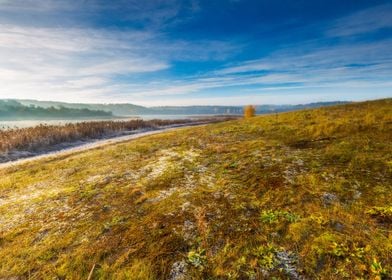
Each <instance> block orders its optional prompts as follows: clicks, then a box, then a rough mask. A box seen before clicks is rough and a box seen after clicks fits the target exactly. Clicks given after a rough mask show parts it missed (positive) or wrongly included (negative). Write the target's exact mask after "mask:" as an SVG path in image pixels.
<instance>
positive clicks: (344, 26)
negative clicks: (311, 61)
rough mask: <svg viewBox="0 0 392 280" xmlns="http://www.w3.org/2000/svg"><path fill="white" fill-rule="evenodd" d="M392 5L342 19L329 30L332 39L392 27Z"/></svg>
mask: <svg viewBox="0 0 392 280" xmlns="http://www.w3.org/2000/svg"><path fill="white" fill-rule="evenodd" d="M391 15H392V4H391V3H388V4H384V5H380V6H376V7H372V8H369V9H366V10H362V11H359V12H356V13H353V14H351V15H349V16H346V17H343V18H340V19H338V20H336V21H335V22H334V24H333V25H332V26H331V27H330V28H329V29H328V30H327V32H326V34H327V35H328V36H331V37H335V36H336V37H338V36H352V35H358V34H364V33H369V32H373V31H377V30H379V29H382V28H391V27H392V16H391Z"/></svg>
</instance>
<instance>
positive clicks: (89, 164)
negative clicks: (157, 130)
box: [0, 99, 392, 280]
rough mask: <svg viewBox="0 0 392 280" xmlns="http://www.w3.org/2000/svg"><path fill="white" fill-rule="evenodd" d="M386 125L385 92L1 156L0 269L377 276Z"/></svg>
mask: <svg viewBox="0 0 392 280" xmlns="http://www.w3.org/2000/svg"><path fill="white" fill-rule="evenodd" d="M391 136H392V100H391V99H387V100H380V101H373V102H365V103H355V104H350V105H343V106H336V107H326V108H321V109H315V110H306V111H299V112H291V113H283V114H279V115H269V116H260V117H255V118H250V119H246V120H235V121H229V122H225V123H218V124H211V125H207V126H203V127H193V128H183V129H179V130H176V131H173V132H168V133H163V134H159V135H154V136H149V137H145V138H142V139H139V140H136V141H132V142H129V143H122V144H117V145H113V146H107V147H104V148H102V149H98V150H93V151H88V152H83V153H79V154H75V155H72V156H67V157H63V158H58V159H55V160H53V159H52V160H50V161H49V160H47V161H39V162H31V163H28V164H25V165H22V166H17V167H12V168H7V169H2V170H0V279H87V278H88V277H89V274H91V275H90V276H91V278H90V279H171V280H180V279H288V278H290V279H390V278H391V275H392V274H391V273H392V261H391V260H392V231H391V229H392V226H391V223H392V203H391V202H392V142H391ZM12 277H13V278H12Z"/></svg>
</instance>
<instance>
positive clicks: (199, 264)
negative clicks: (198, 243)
mask: <svg viewBox="0 0 392 280" xmlns="http://www.w3.org/2000/svg"><path fill="white" fill-rule="evenodd" d="M206 260H207V258H206V256H205V250H203V249H202V250H197V251H194V250H192V251H189V253H188V262H189V263H190V264H191V265H193V266H194V267H196V268H198V269H203V268H204V265H205V263H206Z"/></svg>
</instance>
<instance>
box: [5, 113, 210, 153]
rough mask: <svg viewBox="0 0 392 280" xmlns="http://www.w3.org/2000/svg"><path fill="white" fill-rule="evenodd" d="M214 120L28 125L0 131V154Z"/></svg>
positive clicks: (137, 120)
mask: <svg viewBox="0 0 392 280" xmlns="http://www.w3.org/2000/svg"><path fill="white" fill-rule="evenodd" d="M216 120H217V119H215V118H211V119H198V120H190V119H183V120H158V119H157V120H148V121H144V120H141V119H136V120H128V121H92V122H81V123H69V124H66V125H39V126H35V127H29V128H18V129H10V130H3V131H1V130H0V153H2V154H6V153H8V152H11V151H29V152H34V151H37V150H42V149H46V148H47V147H50V146H53V145H57V144H61V143H67V142H75V141H86V140H91V139H100V138H105V137H110V136H115V135H120V134H122V133H127V132H131V131H134V130H137V129H157V128H159V127H165V126H170V125H181V124H190V123H195V122H212V121H216Z"/></svg>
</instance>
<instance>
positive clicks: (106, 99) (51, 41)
mask: <svg viewBox="0 0 392 280" xmlns="http://www.w3.org/2000/svg"><path fill="white" fill-rule="evenodd" d="M391 77H392V2H391V1H381V0H380V1H378V0H372V1H370V0H367V1H362V0H345V1H341V0H339V1H336V0H329V1H321V0H313V1H310V0H308V1H304V0H297V1H292V0H270V1H266V0H258V1H250V0H220V1H213V0H210V1H203V0H188V1H179V0H166V1H160V0H154V1H153V0H151V1H149V0H144V1H139V0H128V1H125V0H118V1H115V0H113V1H104V0H101V1H98V0H84V1H66V0H64V1H60V0H57V1H55V0H0V85H1V86H0V98H29V99H39V100H58V101H66V102H91V103H125V102H127V103H135V104H140V105H147V106H156V105H196V104H198V105H243V104H288V103H291V104H298V103H307V102H315V101H329V100H365V99H377V98H384V97H392V92H391V86H392V79H391Z"/></svg>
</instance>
